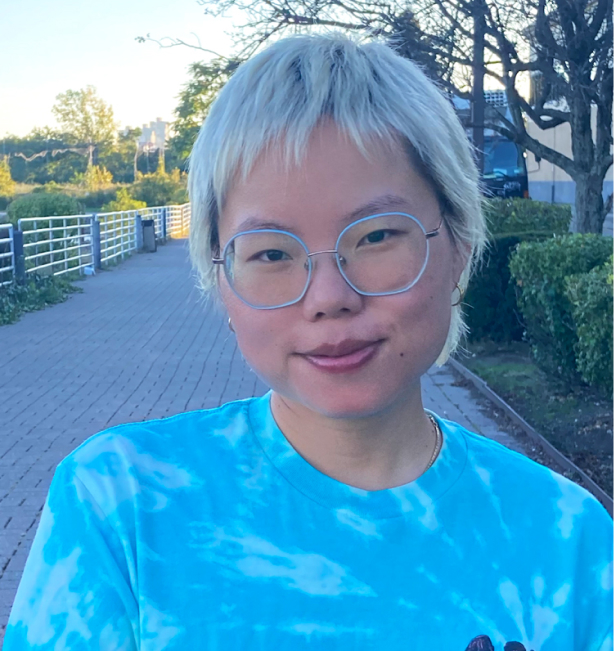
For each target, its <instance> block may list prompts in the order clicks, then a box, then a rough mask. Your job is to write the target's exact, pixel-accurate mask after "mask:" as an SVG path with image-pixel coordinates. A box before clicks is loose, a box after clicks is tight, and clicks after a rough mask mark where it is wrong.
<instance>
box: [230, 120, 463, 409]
mask: <svg viewBox="0 0 614 651" xmlns="http://www.w3.org/2000/svg"><path fill="white" fill-rule="evenodd" d="M391 197H396V201H395V202H393V203H391V204H390V205H389V206H388V205H387V204H386V203H385V202H384V199H386V198H391ZM374 202H381V203H380V204H379V205H377V206H375V207H374V206H373V205H372V206H371V209H370V210H366V212H365V213H364V214H363V213H359V212H356V211H358V209H360V208H362V207H364V206H367V204H373V203H374ZM389 211H395V212H404V213H408V214H410V215H413V216H414V217H416V218H417V219H418V220H419V221H420V222H421V223H422V225H423V226H424V229H425V230H426V231H431V230H434V229H436V228H437V226H438V225H439V223H440V221H441V212H440V208H439V204H438V201H437V198H436V196H435V194H434V192H433V190H432V189H431V187H430V184H429V183H428V182H427V181H425V179H424V178H423V177H422V176H421V175H420V174H419V172H418V171H417V170H416V169H415V168H414V166H413V165H412V164H411V163H410V162H409V160H408V157H407V155H406V153H404V152H403V151H402V149H401V147H400V146H399V147H398V149H392V148H391V147H385V146H384V145H383V144H379V145H377V146H374V147H373V148H372V149H371V150H370V155H369V160H367V159H366V158H365V157H364V156H363V155H362V154H361V153H360V151H359V150H358V149H357V148H356V147H355V145H354V144H352V143H351V142H350V141H349V139H347V138H344V136H343V135H342V133H341V132H340V131H339V130H338V129H337V128H336V126H335V125H334V124H332V123H325V124H323V125H321V126H320V127H318V128H317V129H316V130H315V132H314V133H313V135H312V138H311V140H310V144H309V147H308V150H307V153H306V156H305V157H304V159H303V161H302V163H301V165H300V166H298V167H296V166H293V167H290V168H289V169H286V168H285V167H284V165H283V163H282V162H281V160H280V157H279V156H278V155H276V153H275V152H274V151H271V152H269V153H267V154H264V155H263V156H262V157H261V158H260V159H259V160H258V161H257V162H256V165H255V166H254V168H253V169H252V171H251V173H250V174H249V176H248V177H247V179H246V181H245V182H237V183H236V184H235V185H234V186H233V187H231V189H230V191H229V192H228V196H227V201H226V204H225V205H224V207H223V210H222V212H221V217H220V224H219V232H220V241H221V246H222V247H223V246H224V245H225V244H226V242H227V241H228V240H229V239H230V238H231V237H232V236H233V235H234V234H236V233H238V232H240V231H243V230H247V229H248V228H247V227H246V226H245V224H244V223H245V221H246V220H247V219H250V223H251V224H253V223H254V219H257V220H261V221H262V222H263V223H268V224H270V223H275V224H276V228H279V229H282V230H288V231H291V232H293V233H296V234H297V235H298V236H299V237H300V238H301V239H302V240H303V242H304V243H305V244H306V245H307V248H308V249H309V251H310V252H315V251H323V250H330V249H334V248H335V244H336V242H337V238H338V236H339V233H340V232H341V231H342V230H343V228H344V227H345V226H347V223H348V222H347V216H348V215H350V214H354V215H355V217H354V219H358V218H360V217H366V216H368V215H369V214H375V213H382V212H389ZM344 217H345V218H346V219H345V221H344ZM253 227H254V226H253V225H250V226H249V228H250V229H251V228H253ZM269 227H270V226H269ZM429 248H430V254H429V260H428V264H427V266H426V269H425V271H424V273H423V275H422V277H421V278H420V280H419V281H418V282H417V283H416V284H415V285H414V286H413V287H412V288H411V289H409V290H408V291H406V292H403V293H400V294H394V295H390V296H362V295H360V294H358V293H357V292H356V291H354V290H353V289H352V288H351V287H350V286H349V285H348V284H347V282H346V281H345V280H344V278H343V277H342V276H341V274H340V272H339V270H338V268H337V266H336V262H335V260H334V257H333V255H331V254H326V253H324V254H320V255H316V256H314V257H313V258H312V262H313V263H314V268H313V273H312V278H311V283H310V285H309V288H308V290H307V293H306V294H305V296H304V297H303V299H302V300H301V301H300V302H298V303H295V304H294V305H290V306H287V307H282V308H278V309H272V310H258V309H255V308H252V307H249V306H248V305H246V304H245V303H243V302H242V301H241V300H240V299H239V298H238V297H237V296H236V295H235V294H234V293H233V291H232V290H231V289H230V287H229V285H228V282H227V280H226V278H225V277H224V274H223V273H222V274H220V291H221V295H222V299H223V301H224V303H225V305H226V307H227V309H228V313H229V316H230V317H231V319H232V323H233V327H234V329H235V331H236V335H237V340H238V343H239V347H240V349H241V351H242V353H243V356H244V357H245V359H246V360H247V362H248V363H249V364H250V366H251V367H252V368H253V369H254V371H255V372H256V373H257V374H258V375H259V376H260V377H261V378H262V380H263V381H264V382H265V383H266V384H268V385H269V386H270V387H271V388H272V389H273V390H274V391H275V392H277V393H278V394H280V395H281V396H284V397H285V398H286V399H289V400H292V401H295V402H297V403H299V404H301V405H304V406H305V407H307V408H309V409H311V410H315V411H316V412H318V413H320V414H322V415H326V416H329V417H334V418H355V417H362V416H368V415H375V414H377V413H380V412H383V411H384V410H387V409H388V408H390V407H393V406H394V405H395V404H396V403H398V402H399V401H403V400H406V399H407V398H408V396H409V394H410V393H411V392H415V391H417V390H418V389H419V379H420V377H421V376H422V375H423V374H424V373H425V372H426V371H427V370H428V368H429V367H430V366H431V365H432V364H433V362H434V361H435V360H436V359H437V357H438V355H439V353H440V352H441V350H442V348H443V345H444V343H445V340H446V336H447V334H448V328H449V325H450V314H451V303H452V293H453V290H454V287H455V283H456V282H457V281H458V279H459V276H460V273H461V271H462V268H463V266H464V262H465V260H464V259H462V256H461V255H459V253H458V252H457V250H456V248H455V247H454V246H453V245H452V242H451V240H450V237H449V235H448V232H447V230H446V228H445V227H442V228H441V229H440V231H439V235H438V236H437V237H434V238H432V239H429ZM310 353H311V354H310ZM343 353H348V354H347V355H344V354H343Z"/></svg>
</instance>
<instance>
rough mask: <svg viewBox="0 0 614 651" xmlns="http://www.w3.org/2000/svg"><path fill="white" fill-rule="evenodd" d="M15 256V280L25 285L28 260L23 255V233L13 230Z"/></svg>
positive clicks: (16, 229)
mask: <svg viewBox="0 0 614 651" xmlns="http://www.w3.org/2000/svg"><path fill="white" fill-rule="evenodd" d="M13 255H14V256H15V280H16V281H17V282H18V283H19V284H20V285H23V284H24V283H25V282H26V259H25V257H24V254H23V231H20V230H19V229H18V228H15V229H13Z"/></svg>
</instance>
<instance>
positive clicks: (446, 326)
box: [5, 36, 612, 651]
mask: <svg viewBox="0 0 614 651" xmlns="http://www.w3.org/2000/svg"><path fill="white" fill-rule="evenodd" d="M190 191H191V199H192V207H193V222H192V237H191V251H192V256H193V259H194V262H195V265H196V267H197V269H198V271H199V274H200V278H201V281H202V285H203V288H204V289H205V290H206V291H207V292H212V293H216V294H219V297H220V298H221V300H222V302H223V304H224V306H225V308H226V309H227V311H228V314H229V316H230V322H229V325H230V327H231V329H233V330H234V331H235V332H236V336H237V340H238V343H239V346H240V348H241V351H242V353H243V355H244V357H245V358H246V360H247V361H248V363H249V364H250V365H251V366H252V368H253V369H254V370H255V371H256V373H258V375H259V376H260V377H261V378H262V379H263V380H264V381H265V382H266V383H268V385H269V386H270V387H271V390H272V391H271V392H270V393H269V394H267V395H266V396H264V397H262V398H255V399H250V400H245V401H240V402H235V403H230V404H228V405H225V406H223V407H221V408H219V409H215V410H210V411H201V412H192V413H187V414H181V415H179V416H175V417H173V418H170V419H166V420H162V421H153V422H150V423H133V424H129V425H124V426H122V427H116V428H113V429H112V430H110V431H107V432H103V433H101V434H98V435H97V436H95V437H92V438H91V439H89V440H88V441H87V442H86V443H85V444H84V445H82V446H81V447H80V448H78V449H77V450H76V451H75V452H74V453H72V454H71V455H70V456H69V457H68V458H67V459H66V460H64V461H63V462H62V464H60V466H59V467H58V470H57V473H56V476H55V478H54V482H53V485H52V488H51V490H50V494H49V498H48V503H47V505H46V508H45V512H44V515H43V518H42V521H41V525H40V528H39V531H38V533H37V537H36V540H35V542H34V545H33V548H32V552H31V555H30V558H29V560H28V564H27V566H26V570H25V573H24V577H23V580H22V583H21V586H20V589H19V593H18V595H17V599H16V602H15V606H14V609H13V612H12V615H11V621H10V626H9V629H8V633H7V638H6V644H5V649H8V651H14V650H16V649H52V648H53V649H108V650H111V649H112V650H113V651H116V650H118V649H146V650H147V651H151V650H153V649H169V650H173V649H181V650H186V649H223V650H228V649H241V650H244V649H254V650H255V649H267V650H271V649H276V650H277V649H280V650H281V649H292V651H297V650H300V649H305V648H308V647H309V648H321V649H343V650H346V649H347V650H350V649H360V650H363V649H373V650H375V649H377V650H380V649H381V650H385V651H396V650H397V649H399V650H400V649H412V650H414V649H415V650H423V649H424V650H426V649H438V650H441V651H454V650H458V651H463V650H464V649H497V651H499V650H501V651H503V649H504V648H506V649H522V648H524V649H526V650H527V651H529V650H531V649H532V650H533V651H572V650H574V651H605V650H606V649H611V648H612V633H611V631H612V629H611V622H612V619H611V614H612V612H611V580H610V572H611V565H610V564H609V562H610V552H611V544H610V536H611V522H610V520H609V518H608V516H607V514H606V513H605V511H604V510H603V509H602V507H601V506H600V505H599V504H598V503H597V502H596V501H595V500H594V499H593V498H592V497H591V496H590V495H589V494H588V493H586V492H585V491H584V490H583V489H581V488H579V487H578V486H576V485H575V484H573V483H571V482H569V481H567V480H566V479H564V478H562V477H560V476H558V475H556V474H555V473H553V472H551V471H550V470H548V469H546V468H543V467H541V466H539V465H537V464H535V463H533V462H532V461H530V460H528V459H526V458H524V457H522V456H521V455H518V454H516V453H513V452H511V451H509V450H507V449H505V448H502V447H501V446H499V445H497V444H495V443H493V442H491V441H489V440H486V439H484V438H482V437H479V436H477V435H474V434H471V433H470V432H467V431H466V430H464V429H463V428H462V427H460V426H459V425H457V424H455V423H451V422H447V421H444V420H442V419H440V418H439V417H437V416H435V415H434V414H430V413H427V412H425V411H424V409H423V407H422V401H421V395H420V379H421V377H422V375H424V373H425V372H426V371H427V370H428V369H429V367H431V365H432V364H433V363H434V362H436V361H437V362H438V363H443V362H444V361H445V360H446V358H447V356H448V355H449V353H450V351H451V350H453V349H454V347H455V346H456V344H457V342H458V339H459V336H460V335H461V333H462V328H463V326H462V321H461V312H460V307H459V303H460V299H461V297H462V291H463V288H464V287H465V286H466V284H467V280H468V276H469V273H470V270H471V267H472V264H473V263H474V262H475V260H476V259H477V256H478V255H479V252H480V250H481V247H482V244H483V241H484V224H483V220H482V217H481V213H480V198H479V193H478V189H477V175H476V170H475V166H474V164H473V160H472V156H471V150H470V147H469V144H468V142H467V140H466V137H465V134H464V132H463V130H462V128H461V126H460V124H459V123H458V120H457V119H456V117H455V115H454V113H453V111H452V109H451V108H450V106H449V104H448V102H447V101H446V99H445V98H444V97H443V96H442V95H441V94H440V93H439V92H438V90H437V89H436V88H435V87H434V86H433V85H432V84H431V83H430V82H429V81H428V80H427V79H426V78H425V77H424V75H423V74H422V73H421V72H420V71H419V70H418V69H417V68H416V67H415V66H414V65H413V64H411V63H410V62H408V61H406V60H404V59H402V58H401V57H399V56H397V55H396V54H395V53H394V52H393V51H392V50H390V49H389V48H387V47H386V46H384V45H380V44H374V43H372V44H368V45H357V44H355V43H353V42H351V41H349V40H347V39H346V38H344V37H341V36H314V37H293V38H289V39H285V40H282V41H279V42H277V43H276V44H274V45H273V46H271V47H270V48H268V49H267V50H265V51H264V52H262V53H260V54H259V55H258V56H256V57H254V58H253V59H252V60H250V61H249V62H247V63H246V64H244V65H243V66H242V67H241V68H240V69H239V70H238V72H237V73H236V74H235V76H234V77H233V78H232V79H231V80H230V82H229V83H228V84H227V85H226V87H225V88H224V90H223V91H222V92H221V94H220V96H219V97H218V99H217V101H216V102H215V104H214V106H213V107H212V109H211V112H210V115H209V117H208V118H207V120H206V122H205V124H204V126H203V129H202V131H201V133H200V136H199V138H198V141H197V143H196V145H195V148H194V151H193V154H192V158H191V172H190Z"/></svg>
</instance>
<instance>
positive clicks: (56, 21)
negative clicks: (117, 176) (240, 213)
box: [0, 0, 232, 138]
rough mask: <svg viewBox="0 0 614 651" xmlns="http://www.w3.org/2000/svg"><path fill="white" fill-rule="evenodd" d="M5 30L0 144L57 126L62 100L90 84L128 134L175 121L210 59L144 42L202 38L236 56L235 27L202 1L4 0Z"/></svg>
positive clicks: (0, 0) (0, 7) (0, 6)
mask: <svg viewBox="0 0 614 651" xmlns="http://www.w3.org/2000/svg"><path fill="white" fill-rule="evenodd" d="M0 25H1V26H2V55H1V60H0V138H2V137H5V136H7V135H17V136H24V135H26V134H27V133H29V132H30V131H31V130H32V129H33V128H34V127H45V126H51V127H56V126H57V125H56V122H55V119H54V117H53V114H52V112H51V107H52V106H53V104H54V102H55V98H56V96H57V95H58V94H59V93H62V92H65V91H66V90H69V89H71V90H78V89H80V88H84V87H85V86H87V85H92V86H95V87H96V89H97V91H98V94H99V96H100V97H101V98H102V99H103V100H104V101H105V102H107V103H108V104H110V105H111V106H112V107H113V111H114V114H115V118H116V120H117V122H118V125H119V127H120V128H123V127H126V126H130V127H142V126H143V124H145V123H149V122H151V121H152V120H156V119H157V118H162V119H163V120H172V119H173V109H174V108H175V107H176V106H177V103H178V101H177V95H178V93H179V91H180V90H181V87H182V85H183V84H185V83H186V82H187V81H188V79H189V75H188V71H187V67H188V65H189V64H190V63H193V62H195V61H203V60H206V59H208V58H210V55H206V54H204V53H202V52H198V51H196V50H193V49H190V48H187V47H182V46H180V47H174V48H160V46H159V45H157V44H156V43H151V42H146V43H142V44H141V43H137V42H136V40H135V39H136V37H137V36H146V35H147V34H150V35H151V37H153V38H163V37H175V38H180V39H183V40H186V41H190V42H193V43H196V36H195V35H197V36H198V38H199V39H200V42H201V44H202V46H203V47H206V48H208V49H211V50H214V51H216V52H219V53H221V54H230V53H231V51H232V42H231V39H230V38H229V37H228V36H227V35H226V33H225V32H228V31H230V29H232V23H231V21H230V20H229V19H215V18H211V17H209V16H205V15H204V11H203V8H202V7H201V6H200V5H199V4H198V3H197V0H102V1H101V0H98V1H96V2H94V1H92V0H57V1H56V2H50V0H0Z"/></svg>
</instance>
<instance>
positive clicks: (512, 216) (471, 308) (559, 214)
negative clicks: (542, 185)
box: [464, 198, 571, 342]
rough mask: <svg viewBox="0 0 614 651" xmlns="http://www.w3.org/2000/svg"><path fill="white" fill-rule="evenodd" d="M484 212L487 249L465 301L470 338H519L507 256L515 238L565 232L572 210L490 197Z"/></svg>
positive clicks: (520, 327)
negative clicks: (486, 226)
mask: <svg viewBox="0 0 614 651" xmlns="http://www.w3.org/2000/svg"><path fill="white" fill-rule="evenodd" d="M484 215H485V217H486V221H487V223H488V225H489V230H490V237H489V242H488V248H487V250H486V253H485V255H484V260H483V261H482V263H481V264H480V265H479V267H478V268H477V269H476V272H475V273H474V275H473V277H472V278H471V281H470V282H469V286H468V288H467V294H466V296H465V300H464V303H465V314H466V321H467V325H468V326H469V337H470V339H472V340H480V339H491V340H493V341H508V342H509V341H520V340H521V339H522V335H523V331H524V328H523V325H522V321H521V318H520V314H519V310H518V305H517V302H516V290H515V287H514V283H513V282H512V281H511V277H510V271H509V259H510V255H511V254H512V252H513V251H514V249H515V248H516V246H518V244H519V243H520V242H524V241H536V240H542V239H545V238H549V237H552V236H553V235H555V234H563V233H566V232H567V230H568V228H569V222H570V220H571V209H570V207H569V206H566V205H556V204H555V205H552V204H548V203H544V202H541V201H531V200H529V199H516V198H514V199H492V200H489V201H487V202H486V203H485V206H484Z"/></svg>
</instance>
